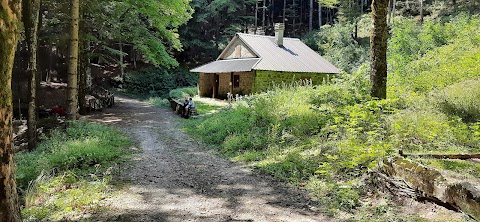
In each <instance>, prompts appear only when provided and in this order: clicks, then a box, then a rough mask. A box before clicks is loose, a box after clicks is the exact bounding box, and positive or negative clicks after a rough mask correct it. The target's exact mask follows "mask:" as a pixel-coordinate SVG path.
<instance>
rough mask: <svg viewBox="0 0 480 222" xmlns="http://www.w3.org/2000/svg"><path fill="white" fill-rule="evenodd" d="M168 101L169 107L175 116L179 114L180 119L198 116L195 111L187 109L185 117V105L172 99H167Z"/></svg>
mask: <svg viewBox="0 0 480 222" xmlns="http://www.w3.org/2000/svg"><path fill="white" fill-rule="evenodd" d="M168 100H169V101H170V107H171V108H172V110H173V111H174V112H175V113H176V114H180V115H181V116H182V117H184V118H186V119H188V118H190V116H196V115H198V112H197V109H196V108H194V109H188V113H187V114H186V115H185V113H184V112H185V105H184V104H183V102H182V101H179V100H176V99H173V98H168Z"/></svg>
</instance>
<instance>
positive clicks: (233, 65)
mask: <svg viewBox="0 0 480 222" xmlns="http://www.w3.org/2000/svg"><path fill="white" fill-rule="evenodd" d="M258 61H260V59H258V58H248V59H227V60H217V61H213V62H211V63H208V64H205V65H203V66H200V67H197V68H195V69H192V70H190V71H191V72H201V73H228V72H248V71H251V70H252V68H253V67H254V66H255V65H256V64H257V63H258Z"/></svg>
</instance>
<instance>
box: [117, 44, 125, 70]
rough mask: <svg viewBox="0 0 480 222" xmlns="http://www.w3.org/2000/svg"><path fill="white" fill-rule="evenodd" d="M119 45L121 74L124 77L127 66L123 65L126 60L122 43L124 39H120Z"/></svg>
mask: <svg viewBox="0 0 480 222" xmlns="http://www.w3.org/2000/svg"><path fill="white" fill-rule="evenodd" d="M118 45H119V49H120V58H119V59H120V61H119V62H120V76H121V77H122V79H123V78H125V67H124V66H123V64H124V61H123V43H122V40H120V42H119V43H118Z"/></svg>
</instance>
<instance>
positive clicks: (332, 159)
mask: <svg viewBox="0 0 480 222" xmlns="http://www.w3.org/2000/svg"><path fill="white" fill-rule="evenodd" d="M360 70H361V69H360ZM366 89H368V79H367V78H366V77H365V72H363V71H360V72H358V73H356V74H355V75H353V76H345V77H343V78H341V79H337V80H335V82H334V83H331V84H326V85H322V86H319V87H316V86H312V85H310V84H309V83H305V82H298V83H296V84H293V85H291V86H279V87H277V88H276V89H274V90H273V91H269V92H266V93H262V94H257V95H255V96H253V97H249V98H247V99H246V100H245V101H244V102H241V103H239V104H237V106H236V107H235V108H233V109H231V110H228V111H223V112H220V113H218V114H215V115H211V116H207V117H204V118H201V119H196V120H193V121H191V122H190V121H189V123H187V127H186V128H185V129H186V130H187V132H189V133H192V134H193V135H195V136H197V137H199V138H201V139H202V140H204V141H205V142H206V143H209V144H215V145H217V146H218V147H219V149H220V150H221V151H222V152H223V153H225V154H227V155H228V156H233V157H235V158H236V159H238V160H243V161H253V164H254V165H255V166H256V167H257V168H258V169H259V170H261V171H264V172H266V173H269V174H272V175H274V176H275V177H277V178H279V179H281V180H285V181H288V182H290V183H293V184H305V183H307V184H308V183H309V181H311V180H312V181H316V182H319V183H325V184H326V186H328V193H330V194H329V195H323V194H318V195H315V196H316V197H317V198H319V199H320V200H321V201H325V203H326V204H325V206H330V207H333V208H335V209H337V208H338V209H341V210H351V209H353V208H355V207H356V206H357V205H358V204H359V202H358V201H359V196H360V189H359V187H358V186H357V185H354V184H353V182H349V183H350V184H349V185H340V184H342V183H344V182H345V181H355V180H356V178H357V177H358V176H359V175H361V174H363V173H365V172H366V170H367V169H368V168H369V167H374V166H375V165H376V163H377V160H378V159H379V158H381V157H383V156H385V155H386V154H387V153H388V152H389V150H390V149H391V147H390V144H389V143H388V138H389V136H388V135H389V133H390V132H389V130H385V129H384V128H383V127H384V126H385V125H386V124H385V122H386V120H385V117H383V116H382V115H383V114H384V113H387V112H391V110H392V109H393V108H392V104H394V103H393V102H392V101H370V100H369V97H368V96H367V94H365V93H366V92H367V90H366ZM352 95H353V96H352ZM382 140H383V141H382ZM316 182H315V183H316ZM312 183H313V182H312ZM347 184H348V183H347ZM312 186H313V185H312ZM326 192H327V191H326ZM333 197H335V198H333ZM327 203H328V204H327Z"/></svg>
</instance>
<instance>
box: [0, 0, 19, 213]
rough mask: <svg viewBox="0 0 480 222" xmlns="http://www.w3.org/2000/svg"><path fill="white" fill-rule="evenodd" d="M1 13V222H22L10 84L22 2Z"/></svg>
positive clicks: (6, 3) (14, 0)
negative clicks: (13, 146)
mask: <svg viewBox="0 0 480 222" xmlns="http://www.w3.org/2000/svg"><path fill="white" fill-rule="evenodd" d="M0 12H1V14H0V15H1V16H0V61H1V62H0V221H5V222H20V221H21V219H20V207H19V205H18V195H17V188H16V187H17V186H16V184H15V170H14V166H15V165H14V163H13V150H12V139H13V132H12V116H13V106H12V88H11V84H12V69H13V60H14V57H15V50H16V46H17V41H18V24H19V20H20V19H21V18H20V17H21V1H20V0H2V2H1V3H0Z"/></svg>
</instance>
